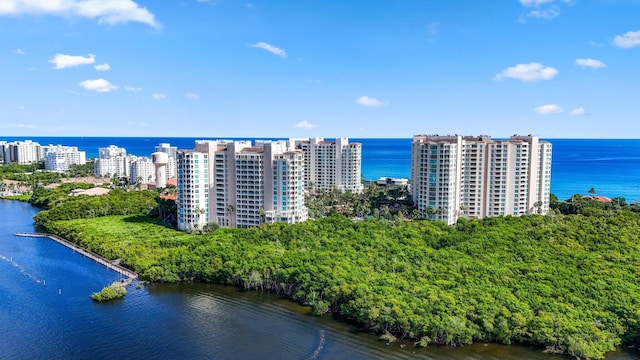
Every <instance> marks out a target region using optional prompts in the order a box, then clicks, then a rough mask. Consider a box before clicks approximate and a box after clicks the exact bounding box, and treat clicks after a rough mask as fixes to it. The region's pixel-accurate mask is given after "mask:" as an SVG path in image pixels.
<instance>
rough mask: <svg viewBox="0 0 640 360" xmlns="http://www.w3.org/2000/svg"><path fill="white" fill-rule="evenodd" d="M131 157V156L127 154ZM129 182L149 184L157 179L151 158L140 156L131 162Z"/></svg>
mask: <svg viewBox="0 0 640 360" xmlns="http://www.w3.org/2000/svg"><path fill="white" fill-rule="evenodd" d="M127 158H129V156H127ZM129 169H130V170H129V182H130V183H131V184H136V183H138V182H140V183H141V184H148V183H150V182H152V181H155V178H156V171H155V166H154V164H153V161H152V160H151V158H148V157H146V156H138V157H136V158H135V159H134V160H132V161H131V162H130V163H129Z"/></svg>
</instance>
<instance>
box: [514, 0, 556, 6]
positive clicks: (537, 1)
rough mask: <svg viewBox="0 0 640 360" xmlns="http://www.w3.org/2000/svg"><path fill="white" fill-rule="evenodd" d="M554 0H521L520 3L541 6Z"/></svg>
mask: <svg viewBox="0 0 640 360" xmlns="http://www.w3.org/2000/svg"><path fill="white" fill-rule="evenodd" d="M551 2H553V0H520V4H522V6H526V7H530V6H540V5H542V4H547V3H551Z"/></svg>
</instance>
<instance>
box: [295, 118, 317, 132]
mask: <svg viewBox="0 0 640 360" xmlns="http://www.w3.org/2000/svg"><path fill="white" fill-rule="evenodd" d="M296 127H297V128H298V129H307V130H311V129H315V128H316V126H315V125H313V124H311V123H309V122H308V121H307V120H302V121H300V122H299V123H297V124H296Z"/></svg>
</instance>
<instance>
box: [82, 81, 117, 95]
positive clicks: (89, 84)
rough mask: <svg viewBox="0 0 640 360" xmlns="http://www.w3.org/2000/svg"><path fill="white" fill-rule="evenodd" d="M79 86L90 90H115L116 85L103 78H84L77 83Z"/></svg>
mask: <svg viewBox="0 0 640 360" xmlns="http://www.w3.org/2000/svg"><path fill="white" fill-rule="evenodd" d="M78 85H80V86H81V87H83V88H85V89H86V90H92V91H95V92H100V93H102V92H112V91H113V90H117V89H118V87H117V86H115V85H113V84H112V83H110V82H109V81H107V80H105V79H95V80H85V81H82V82H80V83H78Z"/></svg>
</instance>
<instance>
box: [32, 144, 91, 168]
mask: <svg viewBox="0 0 640 360" xmlns="http://www.w3.org/2000/svg"><path fill="white" fill-rule="evenodd" d="M42 152H43V153H44V168H45V169H46V170H49V171H56V172H65V171H69V169H70V167H71V165H84V164H86V163H87V155H86V152H84V151H78V147H77V146H62V145H48V146H42Z"/></svg>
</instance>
